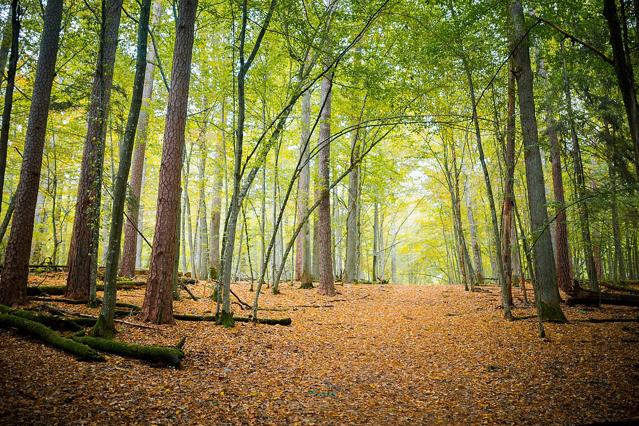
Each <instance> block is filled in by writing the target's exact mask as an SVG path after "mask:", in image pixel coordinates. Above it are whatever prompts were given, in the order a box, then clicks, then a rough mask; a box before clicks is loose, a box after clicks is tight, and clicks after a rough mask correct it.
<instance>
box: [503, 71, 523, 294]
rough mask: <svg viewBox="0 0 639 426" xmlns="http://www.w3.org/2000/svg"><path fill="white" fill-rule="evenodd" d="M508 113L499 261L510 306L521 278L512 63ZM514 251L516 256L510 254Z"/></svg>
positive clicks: (509, 76) (509, 80)
mask: <svg viewBox="0 0 639 426" xmlns="http://www.w3.org/2000/svg"><path fill="white" fill-rule="evenodd" d="M507 91H508V107H507V108H508V112H507V118H506V147H505V149H504V156H505V158H504V160H505V163H506V176H505V178H504V200H503V205H502V210H501V211H502V213H501V261H502V264H503V265H504V278H505V279H506V287H507V288H508V298H509V299H510V300H509V302H510V303H511V304H512V286H513V278H514V276H515V275H516V276H517V278H518V279H519V277H521V262H520V259H519V247H518V245H517V244H516V241H515V244H513V240H514V239H513V238H512V237H513V236H516V235H517V234H516V232H515V221H514V220H513V207H514V204H515V191H514V186H515V74H514V73H513V70H512V63H511V64H509V69H508V90H507ZM515 250H517V251H516V253H515V254H516V256H514V257H513V256H512V253H513V252H514V251H515Z"/></svg>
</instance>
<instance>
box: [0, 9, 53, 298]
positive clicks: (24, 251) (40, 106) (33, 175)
mask: <svg viewBox="0 0 639 426" xmlns="http://www.w3.org/2000/svg"><path fill="white" fill-rule="evenodd" d="M62 3H63V2H62V0H48V1H47V5H46V9H45V14H44V29H43V31H42V36H41V39H40V49H39V53H38V65H37V69H36V75H35V80H34V86H33V94H32V96H31V107H30V110H29V123H28V125H27V134H26V139H25V144H24V151H23V160H22V167H21V169H20V182H19V183H18V187H17V189H16V192H15V200H16V201H15V214H14V218H13V222H12V224H11V234H10V236H9V242H8V243H7V249H6V252H5V260H4V267H3V269H2V275H1V277H0V303H2V304H5V305H14V304H20V303H24V302H26V300H27V279H28V276H29V251H30V249H31V241H32V238H33V220H34V217H35V207H36V199H37V197H38V186H39V185H40V171H41V167H42V152H43V149H44V137H45V133H46V128H47V119H48V116H49V103H50V100H51V86H52V85H53V78H54V76H55V65H56V59H57V55H58V42H59V40H60V25H61V21H62Z"/></svg>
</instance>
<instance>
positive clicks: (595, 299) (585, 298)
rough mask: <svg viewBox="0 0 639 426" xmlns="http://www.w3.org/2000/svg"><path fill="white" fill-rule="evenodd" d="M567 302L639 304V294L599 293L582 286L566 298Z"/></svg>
mask: <svg viewBox="0 0 639 426" xmlns="http://www.w3.org/2000/svg"><path fill="white" fill-rule="evenodd" d="M566 304H567V305H568V306H574V305H587V306H598V305H600V304H603V305H616V306H639V295H632V294H613V293H601V292H599V293H598V292H596V291H590V290H584V289H582V288H579V289H578V290H577V291H576V292H575V293H574V294H573V295H571V296H570V297H568V298H567V299H566Z"/></svg>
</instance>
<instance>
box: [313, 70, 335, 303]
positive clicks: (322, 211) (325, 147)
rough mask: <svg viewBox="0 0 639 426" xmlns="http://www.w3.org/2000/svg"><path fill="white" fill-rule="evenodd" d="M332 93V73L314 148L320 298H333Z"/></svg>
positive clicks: (326, 80) (324, 84) (327, 80)
mask: <svg viewBox="0 0 639 426" xmlns="http://www.w3.org/2000/svg"><path fill="white" fill-rule="evenodd" d="M332 89H333V71H331V70H329V72H328V73H327V74H326V75H325V76H324V77H323V78H322V92H321V99H322V101H321V105H322V107H321V113H320V114H321V117H320V131H319V142H318V144H317V148H318V151H319V155H318V166H317V184H318V187H319V188H318V191H317V195H318V198H319V201H320V205H319V213H318V232H317V236H318V248H319V250H318V251H319V253H318V254H319V287H318V292H319V294H322V295H325V296H334V295H335V283H334V278H333V255H332V250H331V249H332V241H331V235H332V234H331V199H330V189H329V185H330V162H331V145H330V138H331V96H332V93H331V92H332Z"/></svg>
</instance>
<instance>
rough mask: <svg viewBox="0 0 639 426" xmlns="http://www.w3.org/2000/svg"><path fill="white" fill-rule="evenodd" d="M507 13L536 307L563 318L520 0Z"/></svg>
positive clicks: (544, 316) (543, 315)
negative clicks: (521, 147) (509, 20)
mask: <svg viewBox="0 0 639 426" xmlns="http://www.w3.org/2000/svg"><path fill="white" fill-rule="evenodd" d="M510 16H511V20H512V25H513V28H514V33H513V39H512V42H511V45H512V46H513V47H514V49H513V52H514V54H513V63H514V68H515V77H516V79H517V88H518V91H519V112H520V121H521V128H522V133H523V139H524V160H525V163H526V183H527V189H528V206H529V211H530V223H531V231H532V234H533V235H534V236H535V238H536V242H535V243H534V253H535V260H534V266H535V286H536V290H537V291H536V295H537V299H538V300H537V309H538V312H539V317H540V320H542V321H566V317H565V316H564V314H563V312H562V311H561V307H560V306H559V301H560V298H559V290H558V288H557V279H556V271H555V261H554V255H553V251H552V242H551V239H550V232H549V231H548V229H547V224H548V212H547V210H546V209H547V203H546V190H545V187H544V174H543V170H542V166H541V153H540V151H539V141H538V137H539V136H538V133H537V117H536V116H535V100H534V96H533V75H532V68H531V66H530V52H529V47H528V36H527V34H526V30H525V26H524V12H523V9H522V7H521V2H520V0H512V1H511V2H510Z"/></svg>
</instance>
